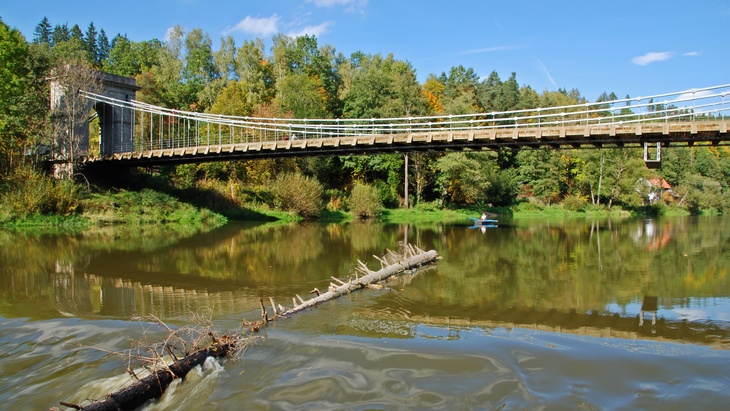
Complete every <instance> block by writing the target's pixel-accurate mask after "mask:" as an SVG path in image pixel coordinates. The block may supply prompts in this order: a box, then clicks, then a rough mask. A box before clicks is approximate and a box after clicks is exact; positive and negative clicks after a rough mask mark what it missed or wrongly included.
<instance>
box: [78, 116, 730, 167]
mask: <svg viewBox="0 0 730 411" xmlns="http://www.w3.org/2000/svg"><path fill="white" fill-rule="evenodd" d="M729 126H730V121H694V122H665V123H643V124H641V123H632V124H591V125H586V126H569V127H560V126H541V127H537V126H535V127H525V126H524V125H520V126H519V127H512V128H493V129H475V130H463V131H449V130H435V131H427V132H412V133H402V134H378V135H362V136H342V137H322V138H308V139H295V140H278V141H257V142H248V143H235V144H212V145H205V146H195V147H178V148H175V147H173V148H166V149H157V150H147V151H134V152H125V153H116V154H113V155H108V156H89V157H87V158H86V159H85V162H86V163H87V164H94V163H96V164H98V165H100V164H110V163H115V165H128V166H142V165H158V164H167V163H199V162H208V161H228V160H243V159H256V158H275V157H306V156H323V155H358V154H369V153H384V152H407V151H419V150H438V151H444V150H463V149H472V150H480V149H499V148H501V147H510V148H522V147H530V148H538V147H543V146H547V147H552V148H587V147H590V148H595V147H598V148H601V147H631V146H636V147H639V146H642V145H643V144H644V143H661V144H662V145H663V146H668V145H677V144H682V145H690V146H691V145H694V144H695V143H706V144H714V145H717V144H720V143H722V142H725V141H730V136H728V128H730V127H729Z"/></svg>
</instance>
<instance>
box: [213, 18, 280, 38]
mask: <svg viewBox="0 0 730 411" xmlns="http://www.w3.org/2000/svg"><path fill="white" fill-rule="evenodd" d="M280 19H281V17H280V16H279V15H278V14H274V15H272V16H271V17H263V18H259V17H251V16H246V18H244V19H243V20H241V21H239V22H238V24H236V25H235V26H233V27H232V28H229V29H227V30H226V31H225V32H224V33H225V34H228V33H231V32H234V31H240V32H243V33H249V34H253V35H256V36H269V35H272V34H276V33H278V32H279V20H280Z"/></svg>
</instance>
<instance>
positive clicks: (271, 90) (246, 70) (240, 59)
mask: <svg viewBox="0 0 730 411" xmlns="http://www.w3.org/2000/svg"><path fill="white" fill-rule="evenodd" d="M235 59H236V60H235V71H236V76H237V77H238V79H239V80H240V81H241V83H242V84H243V85H244V86H245V87H246V95H245V98H246V101H247V102H248V104H250V105H252V106H255V105H258V104H266V103H269V102H271V100H272V99H273V98H274V95H275V82H276V80H275V77H274V72H273V67H272V65H271V64H270V62H269V61H268V60H267V58H266V56H265V54H264V42H263V40H261V39H256V40H245V41H244V42H243V44H242V45H241V47H240V48H239V49H238V50H237V51H236V55H235Z"/></svg>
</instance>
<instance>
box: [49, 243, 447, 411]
mask: <svg viewBox="0 0 730 411" xmlns="http://www.w3.org/2000/svg"><path fill="white" fill-rule="evenodd" d="M404 248H405V249H404V252H403V254H397V253H395V252H392V251H388V252H387V253H386V255H385V256H383V257H382V258H379V257H375V258H376V259H378V261H380V263H381V266H382V267H381V269H380V270H377V271H371V270H370V269H368V268H367V266H366V265H365V264H363V263H362V262H359V267H358V268H357V271H356V274H355V280H354V281H353V280H352V279H349V280H348V281H347V282H345V281H341V280H339V279H337V278H334V277H332V279H333V280H334V281H335V282H337V283H338V284H333V283H330V285H329V288H328V290H327V292H324V293H320V292H319V290H317V289H316V288H315V289H314V290H313V291H312V292H313V293H315V294H317V296H316V297H313V298H311V299H309V300H306V301H305V300H304V299H303V298H302V297H300V296H299V295H297V296H296V299H293V306H292V307H291V308H284V307H282V306H281V305H277V304H275V303H274V301H273V299H270V300H271V306H272V308H273V310H274V314H275V316H274V317H272V318H269V317H268V316H267V314H266V308H265V307H264V304H263V301H260V304H261V316H262V319H261V320H260V321H255V322H247V321H245V320H244V322H243V325H244V326H247V327H248V328H249V330H251V331H258V329H259V327H260V326H262V325H265V324H267V323H269V322H271V321H273V320H275V319H276V318H285V317H288V316H289V315H291V314H294V313H296V312H299V311H302V310H304V309H307V308H311V307H314V306H316V305H317V304H319V303H322V302H325V301H328V300H332V299H334V298H337V297H340V296H342V295H345V294H349V293H351V292H353V291H356V290H359V289H362V288H366V287H372V286H374V285H375V284H378V283H380V282H382V281H384V280H386V279H388V278H389V277H391V276H393V275H396V274H400V273H403V272H405V271H408V270H412V269H415V268H418V267H421V266H424V265H427V264H430V263H432V262H434V261H436V260H437V259H438V258H439V257H438V253H436V251H434V250H431V251H423V250H420V249H418V248H416V247H413V246H411V245H405V247H404ZM358 273H361V274H364V275H363V276H362V277H360V276H359V275H358ZM210 336H211V337H212V338H213V345H212V346H210V347H208V348H203V349H200V350H197V351H195V352H193V353H192V354H189V355H186V356H185V357H184V358H182V359H179V360H178V359H175V361H174V362H173V363H172V364H169V365H165V366H163V367H161V368H159V369H156V370H154V371H152V373H151V374H150V375H148V376H147V377H145V378H142V379H138V380H137V381H136V382H134V383H133V384H131V385H129V386H128V387H125V388H122V389H121V390H119V391H117V392H114V393H112V394H109V395H107V396H106V398H104V399H103V400H99V401H95V402H93V403H91V404H89V405H84V406H81V405H77V404H71V403H66V402H61V405H63V406H65V407H69V408H73V409H76V410H84V411H118V410H121V411H131V410H134V409H136V408H138V407H139V406H141V405H143V404H144V403H145V402H147V401H149V400H151V399H153V398H157V397H160V396H161V395H162V393H163V392H164V391H165V389H166V388H167V387H168V386H169V385H170V384H171V383H172V382H173V381H174V380H175V379H178V378H184V377H185V376H186V375H187V373H188V372H189V371H190V370H192V369H193V368H195V367H196V366H198V365H202V364H203V363H204V362H205V360H206V359H207V358H208V357H215V358H217V357H224V356H228V355H232V354H234V353H235V351H237V350H238V349H239V345H240V344H241V343H242V342H243V341H244V340H245V339H246V337H245V335H243V334H242V335H240V336H233V337H228V336H223V337H222V338H221V339H219V340H216V339H215V338H214V337H213V334H212V333H211V334H210ZM165 347H166V348H167V344H166V345H165ZM167 349H168V351H169V352H170V354H171V355H172V352H171V351H170V349H169V348H167ZM172 356H173V358H174V355H172ZM130 373H131V372H130ZM132 375H133V377H135V378H136V376H135V375H134V373H132Z"/></svg>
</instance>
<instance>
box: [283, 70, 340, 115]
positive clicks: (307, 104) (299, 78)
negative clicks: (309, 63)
mask: <svg viewBox="0 0 730 411" xmlns="http://www.w3.org/2000/svg"><path fill="white" fill-rule="evenodd" d="M278 88H279V90H281V96H282V98H281V101H280V102H279V105H280V106H281V108H282V109H283V110H284V111H291V112H292V113H293V114H294V117H295V118H328V117H330V114H329V113H328V112H327V99H326V91H325V89H324V87H323V86H322V83H321V82H320V80H319V77H310V76H307V75H306V74H289V75H287V76H285V77H283V78H282V79H281V80H280V81H279V84H278Z"/></svg>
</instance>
